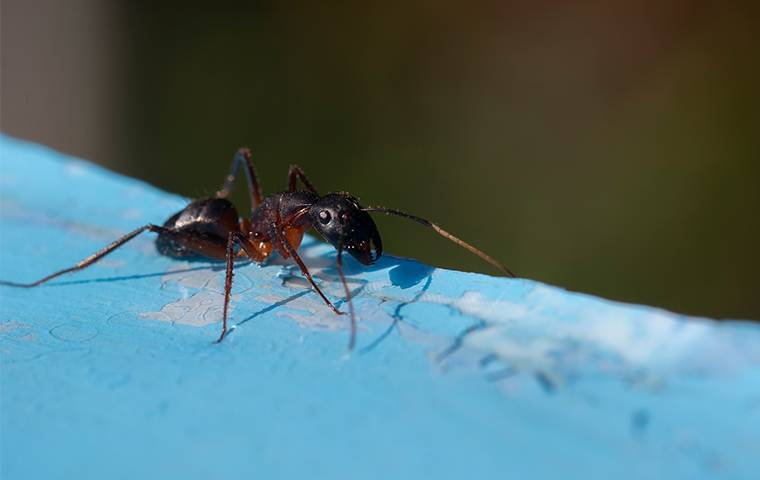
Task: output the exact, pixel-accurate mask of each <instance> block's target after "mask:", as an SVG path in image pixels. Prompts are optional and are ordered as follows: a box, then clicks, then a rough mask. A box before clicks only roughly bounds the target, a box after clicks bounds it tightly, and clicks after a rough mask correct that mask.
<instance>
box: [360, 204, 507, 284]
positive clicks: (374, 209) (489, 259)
mask: <svg viewBox="0 0 760 480" xmlns="http://www.w3.org/2000/svg"><path fill="white" fill-rule="evenodd" d="M363 210H364V211H365V212H377V213H383V214H385V215H396V216H398V217H404V218H408V219H409V220H414V221H415V222H417V223H420V224H422V225H425V226H426V227H430V228H432V229H433V230H434V231H435V232H436V233H437V234H438V235H440V236H442V237H444V238H447V239H449V240H451V241H452V242H454V243H456V244H457V245H459V246H460V247H462V248H465V249H467V250H469V251H470V252H472V253H474V254H475V255H477V256H479V257H480V258H482V259H483V260H485V261H486V262H488V263H490V264H491V265H493V266H494V267H496V268H498V269H499V270H501V271H502V272H504V273H506V274H507V276H509V277H513V278H517V276H516V275H515V274H514V273H512V271H511V270H510V269H508V268H507V267H506V265H504V264H503V263H501V262H499V261H498V260H496V259H494V258H493V257H491V256H490V255H488V254H487V253H485V252H483V251H482V250H478V249H477V248H475V247H473V246H472V245H470V244H469V243H467V242H465V241H464V240H462V239H460V238H457V237H455V236H454V235H452V234H450V233H449V232H447V231H446V230H444V229H442V228H441V227H439V226H438V225H436V224H435V223H433V222H431V221H429V220H425V219H424V218H422V217H418V216H416V215H412V214H409V213H406V212H402V211H400V210H394V209H392V208H385V207H367V208H364V209H363Z"/></svg>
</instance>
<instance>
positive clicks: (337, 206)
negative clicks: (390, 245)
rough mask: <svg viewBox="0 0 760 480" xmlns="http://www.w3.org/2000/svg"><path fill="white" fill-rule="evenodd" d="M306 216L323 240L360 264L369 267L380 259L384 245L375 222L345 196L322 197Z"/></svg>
mask: <svg viewBox="0 0 760 480" xmlns="http://www.w3.org/2000/svg"><path fill="white" fill-rule="evenodd" d="M308 215H309V219H310V220H311V224H312V226H313V227H314V229H315V230H316V231H318V232H319V234H320V235H322V237H324V239H325V240H327V241H328V242H330V243H331V244H332V245H333V246H334V247H335V248H337V249H341V248H342V249H343V250H346V251H347V252H348V253H350V254H351V256H353V257H354V258H355V259H356V260H358V261H359V262H361V263H362V264H364V265H371V264H372V263H374V262H375V261H376V260H377V259H378V258H380V255H382V253H383V243H382V241H381V240H380V232H378V231H377V226H376V225H375V222H374V220H372V217H370V216H369V213H367V212H365V211H364V210H363V209H362V207H361V206H360V205H359V202H358V201H357V200H356V199H355V198H354V197H352V196H350V195H348V194H347V193H330V194H328V195H325V196H324V197H322V198H320V199H319V200H317V201H316V202H315V203H314V204H313V205H312V206H311V207H310V208H309V213H308ZM373 245H374V250H375V252H374V255H373V253H372V246H373Z"/></svg>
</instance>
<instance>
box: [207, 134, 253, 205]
mask: <svg viewBox="0 0 760 480" xmlns="http://www.w3.org/2000/svg"><path fill="white" fill-rule="evenodd" d="M243 164H244V166H245V170H244V171H245V179H246V181H247V182H248V192H249V193H250V195H251V212H253V211H254V210H255V209H256V207H258V206H259V204H260V203H261V187H260V186H259V179H258V177H257V176H256V171H255V170H254V169H253V161H252V160H251V150H250V149H248V148H246V147H242V148H240V149H239V150H238V151H237V153H236V154H235V158H233V159H232V167H231V168H230V174H229V175H227V178H226V179H225V180H224V185H223V186H222V189H221V190H219V191H218V192H216V197H217V198H226V197H227V195H229V194H230V192H232V188H233V187H234V186H235V177H236V176H237V172H238V169H239V168H240V167H241V166H243Z"/></svg>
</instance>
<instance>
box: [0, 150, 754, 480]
mask: <svg viewBox="0 0 760 480" xmlns="http://www.w3.org/2000/svg"><path fill="white" fill-rule="evenodd" d="M0 155H1V157H0V159H1V161H2V163H0V187H1V188H0V242H1V245H0V247H1V248H0V272H1V273H0V277H1V278H3V279H12V280H17V281H29V280H33V279H36V278H39V277H41V276H42V275H45V274H47V273H50V272H51V271H53V270H57V269H59V268H62V267H65V266H69V265H71V264H73V263H74V262H76V261H79V260H80V259H82V258H84V257H85V256H87V255H89V254H90V253H92V252H93V251H95V250H97V249H99V248H100V247H102V246H103V245H105V244H106V243H108V242H110V241H111V240H113V239H114V238H116V237H118V236H119V235H121V234H123V233H125V232H127V231H129V230H131V229H133V228H135V227H137V226H139V225H142V224H145V223H148V222H151V223H161V222H163V220H164V219H165V218H166V217H168V216H169V215H171V214H172V213H174V212H175V211H177V210H179V209H180V208H182V207H183V206H184V204H185V202H186V200H185V199H183V198H180V197H177V196H175V195H171V194H167V193H165V192H161V191H158V190H156V189H154V188H152V187H150V186H148V185H146V184H144V183H141V182H139V181H136V180H133V179H128V178H124V177H119V176H117V175H114V174H112V173H110V172H107V171H105V170H103V169H101V168H98V167H95V166H93V165H90V164H88V163H86V162H82V161H80V160H76V159H73V158H70V157H66V156H63V155H60V154H58V153H55V152H52V151H50V150H47V149H45V148H43V147H39V146H35V145H32V144H27V143H23V142H19V141H17V140H14V139H10V138H8V137H0ZM219 161H220V162H223V161H225V160H224V159H223V158H222V159H220V160H219ZM220 181H221V179H220ZM263 183H264V186H265V187H266V186H267V185H269V183H268V182H267V179H263ZM214 187H215V186H214V185H211V186H210V187H209V188H210V189H212V188H214ZM346 187H350V185H347V186H346ZM378 200H382V199H378ZM386 200H387V199H384V200H383V201H384V202H385V203H390V202H388V201H386ZM439 220H441V221H443V223H445V219H439ZM153 239H154V237H153V236H152V235H150V234H144V236H141V237H138V238H137V239H135V240H133V241H132V242H130V243H129V244H128V245H127V246H126V247H124V248H122V249H120V250H119V251H117V252H116V253H114V254H112V255H111V256H109V257H108V258H107V259H106V260H105V261H103V262H101V263H99V264H96V265H95V266H93V267H91V268H89V269H87V270H85V271H83V272H79V273H76V274H72V275H69V276H65V277H61V278H59V279H56V280H55V281H54V282H52V283H51V284H50V285H49V286H45V287H40V288H36V289H29V290H19V289H12V288H8V287H0V361H1V363H0V469H1V470H0V476H1V477H2V478H3V479H20V478H24V479H27V478H33V479H34V478H45V479H51V478H141V477H150V478H153V477H164V478H180V477H181V478H186V479H193V478H243V477H244V478H251V477H254V478H357V479H363V478H439V479H447V478H467V477H471V478H570V479H572V478H582V479H589V478H592V479H593V478H600V479H608V478H690V479H692V478H694V479H699V478H747V479H750V478H760V461H758V458H760V326H758V324H755V323H750V322H738V321H726V322H720V323H718V322H715V321H712V320H709V319H698V318H689V317H684V316H680V315H676V314H673V313H669V312H666V311H663V310H658V309H654V308H650V307H643V306H635V305H624V304H620V303H615V302H610V301H606V300H603V299H599V298H595V297H591V296H588V295H583V294H577V293H571V292H567V291H564V290H562V289H559V288H556V287H551V286H548V285H544V284H541V283H538V282H534V281H530V280H524V279H520V280H513V279H505V278H496V277H489V276H485V275H478V274H471V273H465V272H455V271H448V270H443V269H436V268H433V267H429V266H426V265H422V264H419V263H417V262H415V261H412V260H407V259H402V258H395V257H392V256H386V257H384V258H383V259H381V261H380V262H379V263H378V264H377V265H375V266H373V267H370V268H365V267H363V266H361V265H358V264H357V263H355V262H353V260H352V259H350V258H348V259H347V265H346V267H347V268H346V271H347V274H348V277H349V278H348V280H349V286H350V288H351V290H352V292H353V296H354V301H355V307H356V312H357V315H358V318H359V330H358V344H357V348H356V350H355V351H354V352H353V353H350V354H349V353H348V352H347V343H348V328H347V327H348V325H347V318H346V316H340V317H339V316H336V315H334V314H332V313H331V312H330V311H329V310H328V309H327V308H325V306H324V304H323V303H322V302H321V300H320V299H319V297H318V296H317V295H316V294H315V293H314V292H312V291H311V290H309V289H308V288H307V284H306V282H305V281H304V280H303V278H302V277H301V276H300V273H299V271H298V269H297V268H295V267H293V266H292V265H290V264H289V263H287V262H283V261H281V260H277V259H275V260H273V261H272V262H270V263H269V264H268V265H266V266H258V265H255V264H251V263H246V262H241V263H240V264H239V265H238V267H237V269H236V276H235V283H234V286H233V296H232V304H231V325H232V326H233V328H234V330H232V332H231V334H230V335H229V336H228V338H227V339H226V340H225V341H224V342H223V343H222V344H221V345H216V344H213V343H212V342H213V340H215V339H216V337H217V335H218V332H219V328H220V325H219V321H220V318H221V308H222V301H223V297H222V293H221V292H222V285H223V277H224V268H223V266H222V265H220V264H218V263H217V264H214V263H207V262H179V261H173V260H170V259H167V258H164V257H161V256H160V255H158V254H157V253H156V251H155V248H154V247H153ZM303 247H304V248H303V254H304V259H305V261H306V263H307V264H308V265H309V266H310V268H311V269H312V273H313V274H314V276H315V278H316V279H317V281H318V282H319V283H320V284H321V286H322V287H324V290H325V293H326V294H327V295H328V296H329V297H330V298H332V299H334V300H335V301H336V305H337V306H338V307H339V308H341V309H343V310H345V309H346V305H345V304H344V294H343V289H342V286H341V285H340V283H339V282H338V277H337V272H336V270H335V268H334V260H335V256H334V252H333V251H332V249H331V248H329V247H327V246H325V245H323V244H321V243H320V242H317V241H315V240H314V239H313V238H307V239H306V240H305V242H304V246H303Z"/></svg>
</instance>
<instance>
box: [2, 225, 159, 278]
mask: <svg viewBox="0 0 760 480" xmlns="http://www.w3.org/2000/svg"><path fill="white" fill-rule="evenodd" d="M146 230H149V231H151V232H156V233H158V232H162V231H164V230H166V229H165V228H164V227H159V226H157V225H152V224H148V225H145V226H142V227H140V228H138V229H136V230H132V231H131V232H129V233H128V234H126V235H124V236H123V237H121V238H119V239H118V240H115V241H114V242H112V243H110V244H109V245H107V246H106V247H105V248H103V249H102V250H99V251H97V252H95V253H93V254H92V255H90V256H89V257H87V258H85V259H84V260H82V261H81V262H79V263H77V264H76V265H74V266H73V267H69V268H64V269H63V270H60V271H57V272H55V273H51V274H50V275H48V276H46V277H43V278H41V279H39V280H37V281H36V282H32V283H15V282H6V281H2V280H0V285H8V286H11V287H24V288H31V287H36V286H38V285H41V284H43V283H45V282H47V281H48V280H52V279H54V278H56V277H59V276H61V275H63V274H65V273H69V272H75V271H77V270H82V269H83V268H87V267H89V266H90V265H92V264H93V263H95V262H97V261H98V260H100V259H101V258H103V257H105V256H106V255H108V254H109V253H111V252H113V251H114V250H116V249H117V248H119V247H121V246H122V245H124V244H125V243H127V242H128V241H130V240H132V239H133V238H135V237H136V236H138V235H139V234H141V233H142V232H144V231H146Z"/></svg>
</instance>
